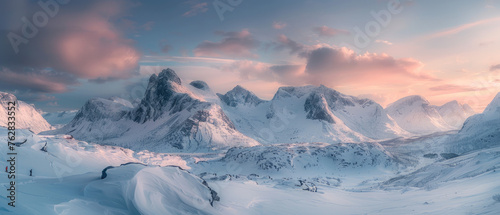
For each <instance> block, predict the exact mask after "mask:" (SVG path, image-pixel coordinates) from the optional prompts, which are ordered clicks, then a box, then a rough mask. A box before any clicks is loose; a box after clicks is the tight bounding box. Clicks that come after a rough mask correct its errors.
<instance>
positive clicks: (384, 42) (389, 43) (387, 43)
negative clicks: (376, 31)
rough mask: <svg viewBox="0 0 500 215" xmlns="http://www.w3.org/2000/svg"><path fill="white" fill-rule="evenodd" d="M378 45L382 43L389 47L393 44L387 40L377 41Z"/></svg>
mask: <svg viewBox="0 0 500 215" xmlns="http://www.w3.org/2000/svg"><path fill="white" fill-rule="evenodd" d="M375 42H376V43H382V44H386V45H389V46H392V43H391V42H389V41H387V40H375Z"/></svg>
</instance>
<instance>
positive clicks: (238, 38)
mask: <svg viewBox="0 0 500 215" xmlns="http://www.w3.org/2000/svg"><path fill="white" fill-rule="evenodd" d="M218 34H219V35H221V36H223V37H224V38H223V39H222V40H221V41H220V42H211V41H204V42H202V43H201V44H199V45H198V46H197V47H196V49H195V50H194V54H195V56H204V57H229V58H235V57H236V58H257V57H258V55H256V54H254V53H253V52H252V51H254V50H255V49H257V47H258V46H259V44H260V42H259V41H257V40H256V39H255V38H254V37H253V36H252V34H251V33H250V32H249V31H248V30H246V29H245V30H242V31H240V32H218Z"/></svg>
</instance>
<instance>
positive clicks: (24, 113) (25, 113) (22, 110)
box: [0, 92, 52, 133]
mask: <svg viewBox="0 0 500 215" xmlns="http://www.w3.org/2000/svg"><path fill="white" fill-rule="evenodd" d="M14 101H17V102H16V108H15V124H16V129H29V130H31V131H33V132H34V133H39V132H41V131H46V130H50V129H52V126H51V125H50V124H49V123H48V122H47V121H46V120H45V119H44V118H43V117H42V115H40V113H39V112H38V111H37V110H36V109H35V107H33V106H32V105H30V104H28V103H26V102H23V101H21V100H17V98H16V96H14V95H12V94H10V93H4V92H0V105H1V106H2V107H1V108H0V126H2V127H6V126H7V122H8V117H9V115H8V107H10V106H9V102H14Z"/></svg>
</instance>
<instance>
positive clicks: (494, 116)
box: [447, 93, 500, 154]
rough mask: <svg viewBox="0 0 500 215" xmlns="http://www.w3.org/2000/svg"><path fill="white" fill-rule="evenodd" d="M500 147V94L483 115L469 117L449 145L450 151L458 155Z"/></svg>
mask: <svg viewBox="0 0 500 215" xmlns="http://www.w3.org/2000/svg"><path fill="white" fill-rule="evenodd" d="M499 145H500V93H498V94H497V95H496V96H495V98H494V99H493V100H492V101H491V103H490V104H489V105H488V106H487V107H486V109H484V111H483V113H481V114H476V115H474V116H471V117H469V118H468V119H467V120H466V121H465V123H464V125H463V128H462V129H461V130H460V131H459V132H458V134H457V135H454V136H452V137H451V138H450V140H449V141H448V143H447V146H448V150H449V151H451V152H454V153H458V154H461V153H465V152H469V151H472V150H477V149H484V148H490V147H495V146H499Z"/></svg>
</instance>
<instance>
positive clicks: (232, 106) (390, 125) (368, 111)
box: [219, 86, 407, 144]
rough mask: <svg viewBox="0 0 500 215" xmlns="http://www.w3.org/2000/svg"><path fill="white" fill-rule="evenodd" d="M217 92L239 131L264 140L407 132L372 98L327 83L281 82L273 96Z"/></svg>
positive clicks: (348, 138)
mask: <svg viewBox="0 0 500 215" xmlns="http://www.w3.org/2000/svg"><path fill="white" fill-rule="evenodd" d="M219 97H221V100H222V102H223V108H224V110H225V111H226V113H227V114H228V116H229V118H230V119H232V120H233V122H234V123H235V125H236V127H237V128H238V130H240V131H241V132H242V133H244V134H246V135H248V136H250V137H252V138H254V139H256V140H258V141H259V142H261V143H266V144H269V143H300V142H325V143H339V142H362V141H370V140H371V139H385V138H394V137H399V136H404V135H406V134H407V132H406V131H404V130H403V129H401V128H400V127H399V126H398V125H397V124H396V123H395V122H394V121H393V120H392V119H391V118H390V117H389V116H388V115H387V114H386V112H385V110H384V109H383V108H382V107H381V106H380V105H379V104H377V103H375V102H374V101H372V100H369V99H358V98H356V97H353V96H347V95H344V94H341V93H339V92H337V91H335V90H333V89H330V88H327V87H325V86H320V87H316V86H304V87H281V88H279V89H278V91H277V92H276V94H275V95H274V97H273V99H272V100H271V101H263V100H261V99H259V98H257V97H256V96H255V95H254V94H253V93H251V92H249V91H248V90H245V89H244V88H242V87H240V86H237V87H235V88H234V89H233V90H231V91H229V92H228V93H227V94H225V95H219Z"/></svg>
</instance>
